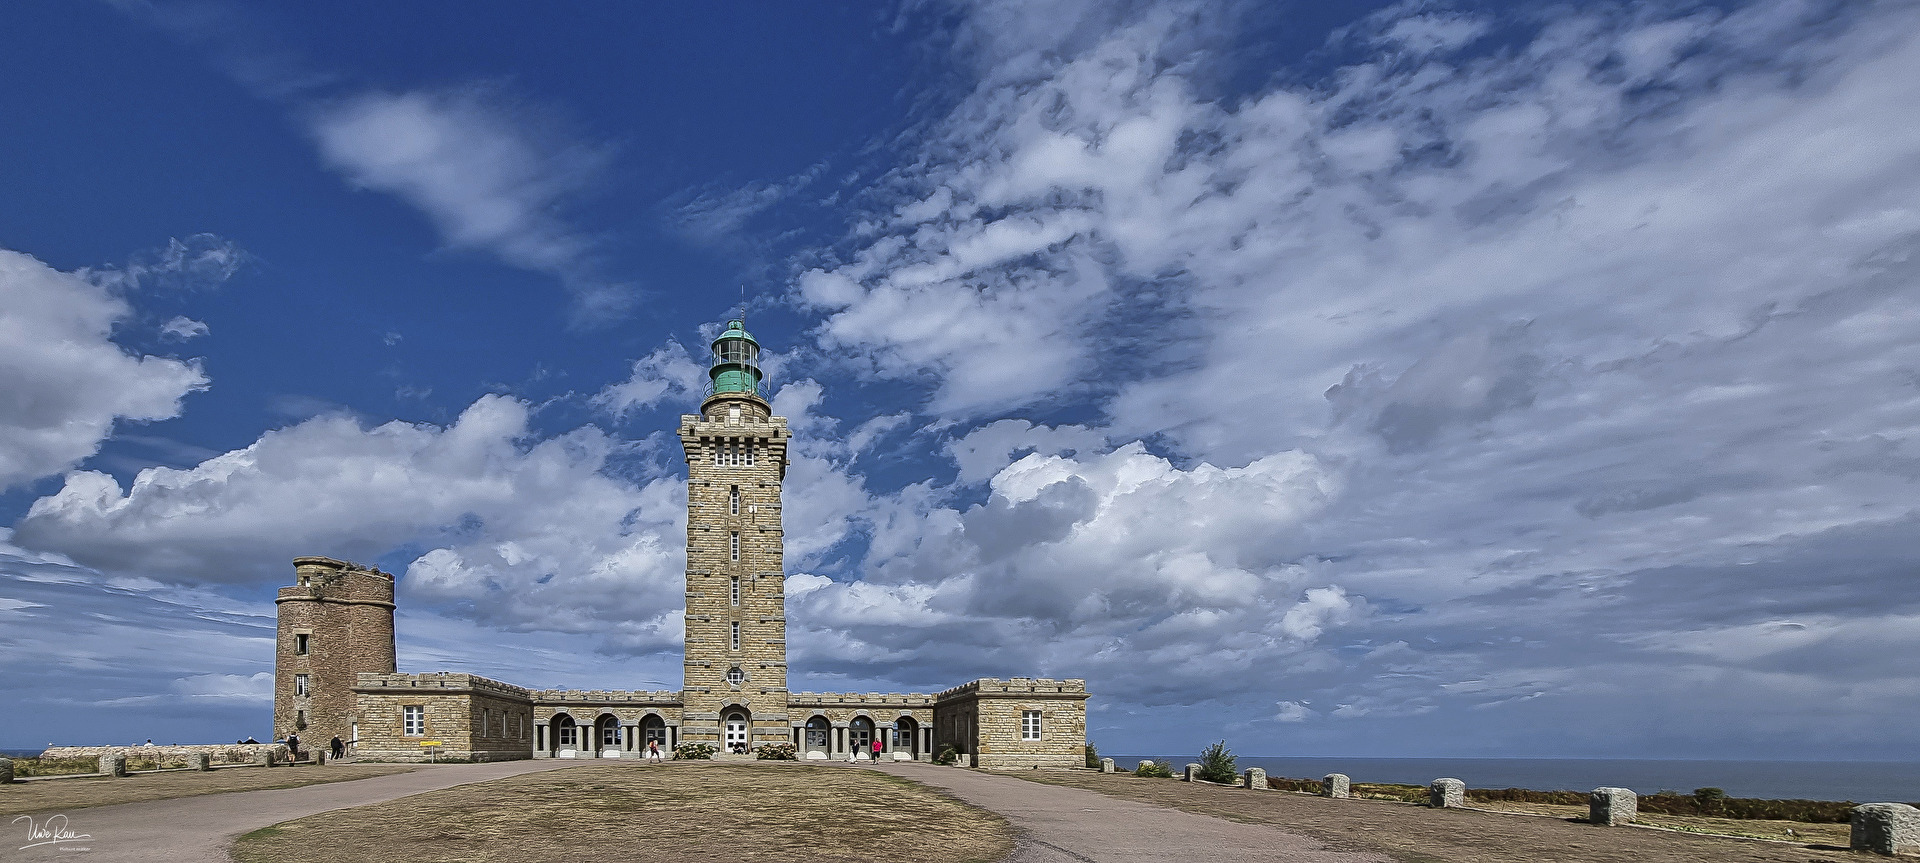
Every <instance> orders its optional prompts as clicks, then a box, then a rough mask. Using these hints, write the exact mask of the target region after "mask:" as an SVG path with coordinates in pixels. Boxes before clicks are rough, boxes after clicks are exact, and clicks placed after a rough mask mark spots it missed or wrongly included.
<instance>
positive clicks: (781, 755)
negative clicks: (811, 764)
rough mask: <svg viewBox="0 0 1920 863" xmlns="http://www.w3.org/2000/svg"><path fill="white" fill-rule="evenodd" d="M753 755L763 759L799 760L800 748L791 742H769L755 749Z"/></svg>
mask: <svg viewBox="0 0 1920 863" xmlns="http://www.w3.org/2000/svg"><path fill="white" fill-rule="evenodd" d="M753 756H754V757H755V758H758V759H760V760H761V761H798V760H800V750H799V749H797V748H796V747H795V746H794V745H793V744H791V743H768V744H766V745H765V746H762V747H760V748H759V749H755V750H753Z"/></svg>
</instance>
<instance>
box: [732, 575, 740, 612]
mask: <svg viewBox="0 0 1920 863" xmlns="http://www.w3.org/2000/svg"><path fill="white" fill-rule="evenodd" d="M733 604H734V605H739V604H740V576H737V575H736V576H734V577H733Z"/></svg>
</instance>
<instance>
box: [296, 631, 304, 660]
mask: <svg viewBox="0 0 1920 863" xmlns="http://www.w3.org/2000/svg"><path fill="white" fill-rule="evenodd" d="M293 655H294V656H306V655H307V634H306V633H304V632H302V633H298V634H296V635H294V637H293Z"/></svg>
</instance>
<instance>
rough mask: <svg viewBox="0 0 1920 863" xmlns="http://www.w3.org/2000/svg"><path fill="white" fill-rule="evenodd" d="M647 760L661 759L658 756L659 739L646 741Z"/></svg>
mask: <svg viewBox="0 0 1920 863" xmlns="http://www.w3.org/2000/svg"><path fill="white" fill-rule="evenodd" d="M647 760H648V761H659V760H661V758H660V741H658V740H649V741H647Z"/></svg>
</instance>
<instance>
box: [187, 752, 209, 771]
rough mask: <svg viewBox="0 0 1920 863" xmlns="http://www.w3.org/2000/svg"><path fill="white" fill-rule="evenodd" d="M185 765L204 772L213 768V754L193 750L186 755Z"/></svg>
mask: <svg viewBox="0 0 1920 863" xmlns="http://www.w3.org/2000/svg"><path fill="white" fill-rule="evenodd" d="M187 766H189V767H192V768H193V769H195V770H198V771H200V772H202V773H205V772H207V771H209V770H212V769H213V756H211V755H208V754H207V753H205V752H195V753H193V754H192V755H189V756H187Z"/></svg>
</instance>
